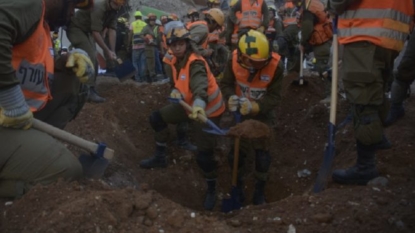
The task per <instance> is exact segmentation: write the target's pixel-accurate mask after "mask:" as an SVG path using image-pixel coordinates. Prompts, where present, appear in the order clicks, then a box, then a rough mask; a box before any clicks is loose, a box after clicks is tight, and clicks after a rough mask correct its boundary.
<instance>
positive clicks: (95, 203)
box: [0, 75, 415, 233]
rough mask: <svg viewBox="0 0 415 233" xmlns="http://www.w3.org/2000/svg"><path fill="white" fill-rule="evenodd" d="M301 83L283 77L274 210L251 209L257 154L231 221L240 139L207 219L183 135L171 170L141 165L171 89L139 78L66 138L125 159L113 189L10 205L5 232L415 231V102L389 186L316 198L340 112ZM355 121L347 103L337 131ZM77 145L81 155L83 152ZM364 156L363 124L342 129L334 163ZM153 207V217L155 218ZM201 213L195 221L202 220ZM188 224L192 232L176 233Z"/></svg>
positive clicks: (76, 187)
mask: <svg viewBox="0 0 415 233" xmlns="http://www.w3.org/2000/svg"><path fill="white" fill-rule="evenodd" d="M295 78H296V76H295V75H289V76H287V77H286V78H285V79H284V83H283V88H282V90H283V92H282V101H281V103H280V105H279V107H278V108H277V109H276V110H275V114H276V119H275V122H274V127H273V128H272V130H271V134H272V135H271V138H272V139H271V140H272V143H271V148H270V151H271V155H272V163H271V167H270V172H269V181H268V182H267V186H266V190H265V192H266V197H267V201H268V203H269V204H266V205H262V206H252V205H250V204H251V200H252V194H253V190H254V174H253V170H254V159H253V158H254V156H253V153H251V154H249V155H248V157H247V168H246V171H247V172H246V173H247V174H246V177H245V179H244V190H243V191H244V192H245V194H246V201H245V203H244V207H243V209H242V210H240V211H234V212H233V213H231V214H222V213H221V212H220V199H221V197H222V196H225V193H227V192H228V191H230V188H231V170H230V166H229V164H228V161H227V154H228V152H229V150H230V148H229V141H230V140H232V139H231V138H225V137H222V138H219V139H220V140H218V141H219V142H220V145H219V146H218V150H217V153H216V159H217V161H218V174H219V177H218V187H217V191H218V197H219V201H218V203H217V205H216V207H215V209H214V210H213V212H205V211H203V207H202V203H203V199H204V196H205V190H206V182H205V180H204V179H203V178H202V175H201V173H200V171H199V169H198V166H197V163H196V161H195V156H194V154H193V153H191V152H188V151H184V150H182V149H180V148H178V147H177V146H176V145H175V143H174V140H175V133H174V132H175V127H174V126H171V140H170V141H169V142H168V162H169V166H168V167H167V168H165V169H150V170H146V169H141V168H139V166H138V164H139V162H140V161H141V160H142V159H145V158H148V157H150V156H152V155H153V152H154V146H155V144H154V139H153V135H154V132H153V130H152V129H151V127H150V125H149V123H148V117H149V115H150V114H151V112H152V111H154V110H156V109H159V108H160V107H162V106H164V105H166V104H168V101H167V96H168V94H169V89H170V87H169V85H168V84H165V85H142V86H138V85H136V84H135V83H134V82H132V81H127V82H125V83H119V82H118V81H117V80H116V79H110V78H102V77H101V78H100V80H101V82H100V83H99V85H98V91H99V93H100V94H102V95H103V97H105V98H107V102H106V103H104V104H86V105H85V107H84V109H83V110H82V111H81V113H80V114H79V116H78V118H77V119H75V120H74V121H73V122H71V123H70V124H69V125H68V126H67V128H66V130H68V131H70V132H71V133H74V134H76V135H79V136H81V137H84V138H85V139H88V140H92V141H100V142H101V141H102V142H106V143H107V145H108V146H109V147H110V148H112V149H114V150H115V152H116V154H115V159H114V161H113V162H112V163H111V164H110V166H109V167H108V169H107V171H106V174H105V177H104V179H103V181H102V182H104V184H100V183H99V182H92V183H90V182H85V183H80V184H78V183H72V184H66V183H58V184H56V185H52V186H48V187H40V186H38V187H36V188H35V189H34V190H32V191H30V192H29V193H28V194H27V195H26V196H24V197H23V198H22V199H20V200H17V201H15V202H14V203H13V204H12V205H8V206H5V205H0V211H1V212H2V213H3V214H2V217H1V218H0V232H7V233H8V232H64V233H65V232H186V231H188V232H241V233H242V232H287V230H288V229H289V228H291V229H293V228H296V229H297V231H298V232H306V233H310V232H397V231H399V232H414V231H415V215H414V213H415V201H414V200H415V189H414V187H415V179H414V177H415V158H414V157H413V155H414V151H415V150H414V147H415V143H414V140H413V139H414V138H415V130H414V127H413V126H414V125H415V118H413V117H412V118H411V117H410V116H413V115H415V108H414V106H415V99H414V98H413V97H412V98H410V99H409V101H408V104H407V105H406V107H407V109H406V110H407V111H406V113H407V115H406V116H405V117H404V118H403V119H402V120H401V121H399V122H398V123H397V124H396V125H394V126H393V127H390V128H389V129H387V130H386V135H387V136H388V137H389V139H390V140H391V142H392V144H393V148H392V149H390V150H385V151H379V152H378V153H377V155H378V156H377V158H378V168H379V170H380V172H381V173H382V175H383V176H384V177H385V179H386V181H385V180H380V181H377V182H378V184H374V185H373V186H364V187H359V186H341V185H337V184H334V183H332V182H329V184H328V189H327V190H326V191H324V192H322V193H320V194H318V195H310V194H309V190H310V189H311V187H312V185H313V183H314V181H315V178H316V175H317V172H318V169H319V167H320V165H321V162H322V158H323V150H324V145H325V143H326V141H327V123H328V119H329V105H327V104H321V103H319V101H320V100H321V99H322V98H323V97H324V96H323V90H324V84H323V82H322V81H321V80H320V79H319V78H315V77H312V78H308V81H309V84H308V86H306V87H297V86H292V85H290V83H291V81H292V80H294V79H295ZM348 112H349V106H348V104H347V103H346V101H345V100H344V99H342V98H340V99H339V105H338V117H337V120H338V121H337V122H338V123H340V122H342V121H343V120H344V119H346V116H347V114H348ZM230 118H232V117H231V116H230ZM230 122H231V121H228V124H232V123H230ZM190 127H191V125H190ZM190 135H191V133H190ZM190 139H191V138H190ZM70 148H71V150H72V151H74V153H75V154H79V153H80V152H81V151H80V150H79V149H78V148H73V147H70ZM355 159H356V154H355V142H354V139H353V133H352V126H351V124H348V125H346V126H345V127H343V128H341V129H338V131H337V134H336V158H335V162H334V165H333V166H334V168H344V167H347V166H351V165H353V163H354V162H355ZM81 182H84V181H81ZM143 184H146V185H144V186H145V187H143ZM151 190H154V191H151ZM140 200H151V201H146V203H147V204H148V203H149V204H148V206H147V207H148V208H147V209H146V210H144V209H140V208H144V207H140V205H141V204H140ZM6 201H7V200H5V201H4V202H6ZM4 202H3V203H4ZM156 205H157V206H156ZM148 209H153V210H151V211H150V214H149V213H148ZM154 209H156V210H157V211H156V213H157V217H156V218H154V215H155V214H154V212H155V211H154ZM191 212H195V213H196V217H195V218H194V219H193V218H192V217H191V216H192V215H191ZM173 213H177V214H173ZM172 215H174V216H173V217H172ZM150 216H153V217H152V218H154V219H151V218H150ZM178 216H179V217H178ZM176 217H177V219H178V220H177V219H176ZM148 219H149V220H150V222H151V224H150V222H149V221H146V220H148ZM169 219H173V220H170V222H169ZM177 222H182V225H180V224H178V225H176V223H177ZM146 224H147V225H146ZM290 225H291V226H290ZM109 226H111V227H109ZM192 227H193V228H192ZM196 227H199V228H196ZM161 230H163V231H161Z"/></svg>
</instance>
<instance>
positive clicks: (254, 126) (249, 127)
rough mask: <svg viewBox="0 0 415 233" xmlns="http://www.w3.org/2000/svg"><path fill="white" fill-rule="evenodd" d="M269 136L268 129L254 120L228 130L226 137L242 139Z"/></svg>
mask: <svg viewBox="0 0 415 233" xmlns="http://www.w3.org/2000/svg"><path fill="white" fill-rule="evenodd" d="M270 135H271V130H270V128H269V127H268V126H267V125H266V124H264V123H262V122H260V121H256V120H246V121H243V122H242V123H239V124H237V125H236V126H234V127H232V128H230V129H229V132H228V136H232V137H243V138H251V139H253V138H257V139H258V138H268V137H270Z"/></svg>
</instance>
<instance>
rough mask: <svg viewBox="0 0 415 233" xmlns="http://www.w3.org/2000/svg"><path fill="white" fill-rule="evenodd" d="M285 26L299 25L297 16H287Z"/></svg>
mask: <svg viewBox="0 0 415 233" xmlns="http://www.w3.org/2000/svg"><path fill="white" fill-rule="evenodd" d="M283 24H284V28H286V27H288V26H289V25H294V24H295V25H297V17H295V16H294V17H286V18H284V21H283Z"/></svg>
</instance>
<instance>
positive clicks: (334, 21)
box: [333, 15, 339, 34]
mask: <svg viewBox="0 0 415 233" xmlns="http://www.w3.org/2000/svg"><path fill="white" fill-rule="evenodd" d="M338 20H339V16H337V15H336V16H334V19H333V34H337V22H338Z"/></svg>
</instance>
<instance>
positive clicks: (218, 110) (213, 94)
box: [164, 53, 225, 117]
mask: <svg viewBox="0 0 415 233" xmlns="http://www.w3.org/2000/svg"><path fill="white" fill-rule="evenodd" d="M194 61H202V62H203V63H204V65H205V69H206V72H207V79H208V89H207V94H208V101H207V103H206V108H205V113H206V115H207V116H208V117H217V116H220V115H221V114H222V113H223V112H224V111H225V104H224V102H223V98H222V93H221V92H220V89H219V86H218V84H217V83H216V79H215V77H214V76H213V74H212V72H211V71H210V69H209V66H208V64H207V62H206V61H205V59H204V58H203V57H201V56H199V55H196V54H194V53H192V54H191V55H190V56H189V59H188V60H187V63H186V65H185V66H184V67H182V69H180V70H179V73H178V74H177V71H176V68H175V66H174V64H175V63H176V62H177V58H176V57H175V56H173V58H172V59H165V60H164V62H165V63H166V64H169V65H170V67H171V69H172V73H173V81H174V87H175V88H176V89H177V90H178V91H179V92H180V93H181V94H182V95H183V100H184V102H186V103H187V104H189V105H190V106H192V105H193V93H192V92H191V90H190V79H191V77H190V65H191V64H192V63H193V62H194Z"/></svg>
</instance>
